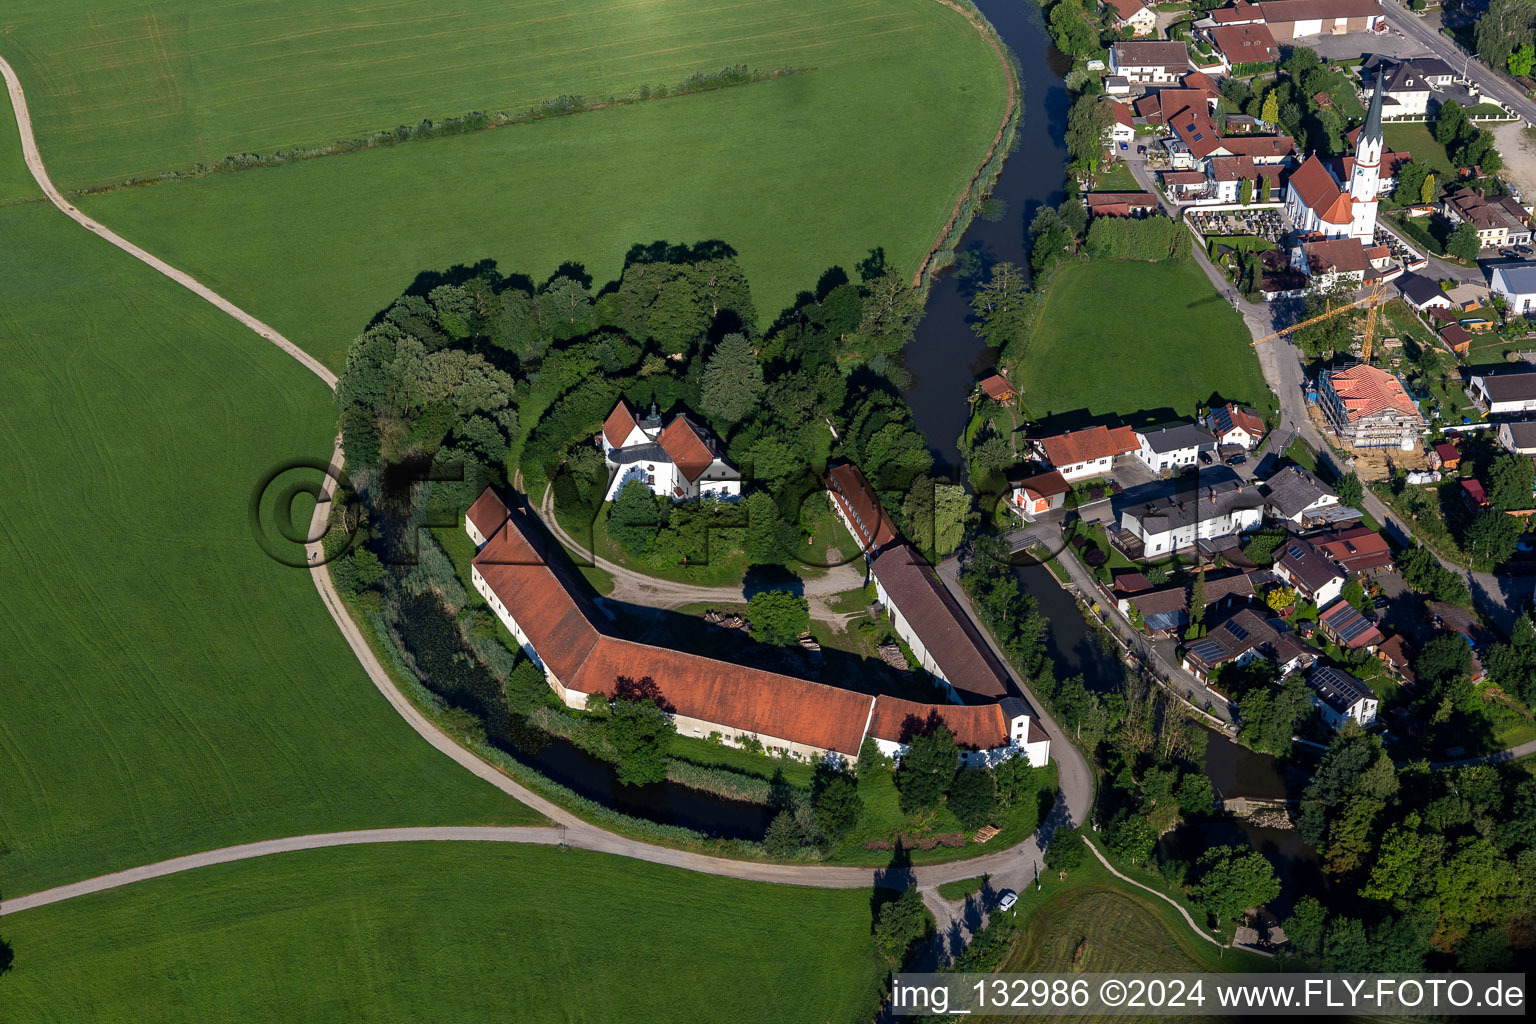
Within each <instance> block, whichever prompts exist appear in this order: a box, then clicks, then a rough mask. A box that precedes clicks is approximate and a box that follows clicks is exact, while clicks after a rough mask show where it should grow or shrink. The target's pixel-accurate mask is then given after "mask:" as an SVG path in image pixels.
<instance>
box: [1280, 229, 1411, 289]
mask: <svg viewBox="0 0 1536 1024" xmlns="http://www.w3.org/2000/svg"><path fill="white" fill-rule="evenodd" d="M1291 266H1293V267H1295V268H1296V269H1297V270H1299V271H1301V272H1302V273H1303V274H1305V275H1306V276H1307V277H1309V278H1311V279H1312V280H1311V284H1312V287H1315V288H1323V289H1327V288H1334V287H1339V286H1344V287H1348V288H1358V287H1360V285H1362V284H1363V283H1364V282H1365V279H1366V278H1367V277H1368V276H1371V277H1376V276H1380V277H1386V278H1388V279H1390V278H1391V277H1394V276H1396V273H1395V272H1394V271H1393V269H1392V268H1394V267H1395V263H1394V261H1393V258H1392V250H1391V249H1388V248H1387V247H1386V246H1384V245H1370V246H1367V245H1364V244H1362V243H1361V241H1360V239H1358V238H1327V239H1318V240H1315V241H1310V242H1302V243H1301V244H1299V245H1296V246H1293V247H1292V249H1291Z"/></svg>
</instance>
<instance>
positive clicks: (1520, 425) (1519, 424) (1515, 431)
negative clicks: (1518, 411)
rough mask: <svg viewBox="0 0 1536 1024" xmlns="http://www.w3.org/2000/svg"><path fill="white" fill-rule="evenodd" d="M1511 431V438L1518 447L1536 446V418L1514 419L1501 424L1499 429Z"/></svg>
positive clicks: (1511, 441)
mask: <svg viewBox="0 0 1536 1024" xmlns="http://www.w3.org/2000/svg"><path fill="white" fill-rule="evenodd" d="M1506 428H1507V429H1508V431H1509V440H1510V443H1512V444H1513V445H1514V446H1515V447H1516V448H1519V449H1522V450H1523V449H1526V448H1536V420H1513V421H1507V422H1504V423H1500V424H1499V430H1500V431H1501V432H1502V431H1504V430H1505V429H1506Z"/></svg>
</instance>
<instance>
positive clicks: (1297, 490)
mask: <svg viewBox="0 0 1536 1024" xmlns="http://www.w3.org/2000/svg"><path fill="white" fill-rule="evenodd" d="M1264 488H1265V497H1266V499H1267V501H1268V503H1269V514H1270V515H1272V516H1274V517H1275V518H1276V519H1283V520H1284V521H1285V522H1286V523H1288V524H1290V525H1292V526H1295V527H1301V526H1303V525H1304V524H1305V523H1306V521H1307V519H1308V517H1309V516H1310V517H1320V516H1322V515H1323V514H1324V513H1325V512H1326V510H1328V509H1331V508H1334V507H1337V506H1338V505H1339V496H1338V495H1337V494H1335V493H1333V491H1332V490H1330V489H1329V488H1328V486H1327V485H1326V484H1324V483H1323V482H1322V481H1321V480H1319V479H1318V478H1317V477H1316V476H1315V475H1314V474H1312V473H1310V472H1308V471H1307V470H1305V469H1302V468H1301V467H1300V466H1286V467H1285V468H1284V469H1282V470H1280V472H1278V473H1276V474H1275V475H1274V476H1272V477H1270V478H1269V479H1268V480H1266V481H1264ZM1356 518H1358V516H1357V517H1356Z"/></svg>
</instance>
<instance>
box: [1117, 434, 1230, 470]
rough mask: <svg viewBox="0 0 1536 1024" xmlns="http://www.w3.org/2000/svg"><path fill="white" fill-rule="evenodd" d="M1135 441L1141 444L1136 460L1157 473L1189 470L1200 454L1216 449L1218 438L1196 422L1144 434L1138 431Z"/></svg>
mask: <svg viewBox="0 0 1536 1024" xmlns="http://www.w3.org/2000/svg"><path fill="white" fill-rule="evenodd" d="M1136 439H1137V440H1138V441H1140V442H1141V448H1140V449H1138V450H1137V452H1136V457H1137V458H1139V459H1140V460H1141V461H1142V463H1143V464H1144V465H1145V466H1146V467H1147V468H1148V469H1150V470H1151V471H1152V472H1154V473H1161V472H1164V471H1165V470H1175V471H1177V470H1180V469H1186V468H1188V467H1190V466H1193V465H1195V461H1196V459H1198V458H1199V456H1200V453H1201V452H1208V451H1211V450H1212V449H1214V448H1215V447H1216V436H1215V435H1214V434H1212V433H1211V432H1210V431H1209V430H1206V429H1205V428H1204V427H1202V426H1200V425H1199V424H1197V423H1181V424H1179V425H1178V426H1175V427H1164V428H1162V429H1161V430H1153V431H1148V432H1145V433H1143V432H1142V431H1139V430H1138V431H1137V432H1136Z"/></svg>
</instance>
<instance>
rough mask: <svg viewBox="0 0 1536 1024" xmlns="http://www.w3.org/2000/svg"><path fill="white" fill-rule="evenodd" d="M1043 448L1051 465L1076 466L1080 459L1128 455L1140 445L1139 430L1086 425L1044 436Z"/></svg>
mask: <svg viewBox="0 0 1536 1024" xmlns="http://www.w3.org/2000/svg"><path fill="white" fill-rule="evenodd" d="M1040 447H1041V448H1043V449H1044V450H1045V457H1046V458H1047V459H1049V460H1050V463H1051V465H1052V466H1055V467H1057V468H1060V467H1062V466H1074V465H1077V464H1078V463H1080V462H1093V461H1095V460H1098V459H1104V458H1113V457H1114V456H1116V455H1129V454H1130V453H1131V452H1134V451H1136V450H1137V449H1139V448H1140V447H1141V442H1140V441H1138V440H1137V439H1136V431H1134V430H1132V429H1131V428H1130V427H1114V428H1110V427H1106V426H1103V425H1100V426H1097V427H1087V428H1085V429H1083V430H1072V431H1068V432H1067V433H1065V434H1054V435H1052V436H1051V437H1042V438H1041V439H1040Z"/></svg>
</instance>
